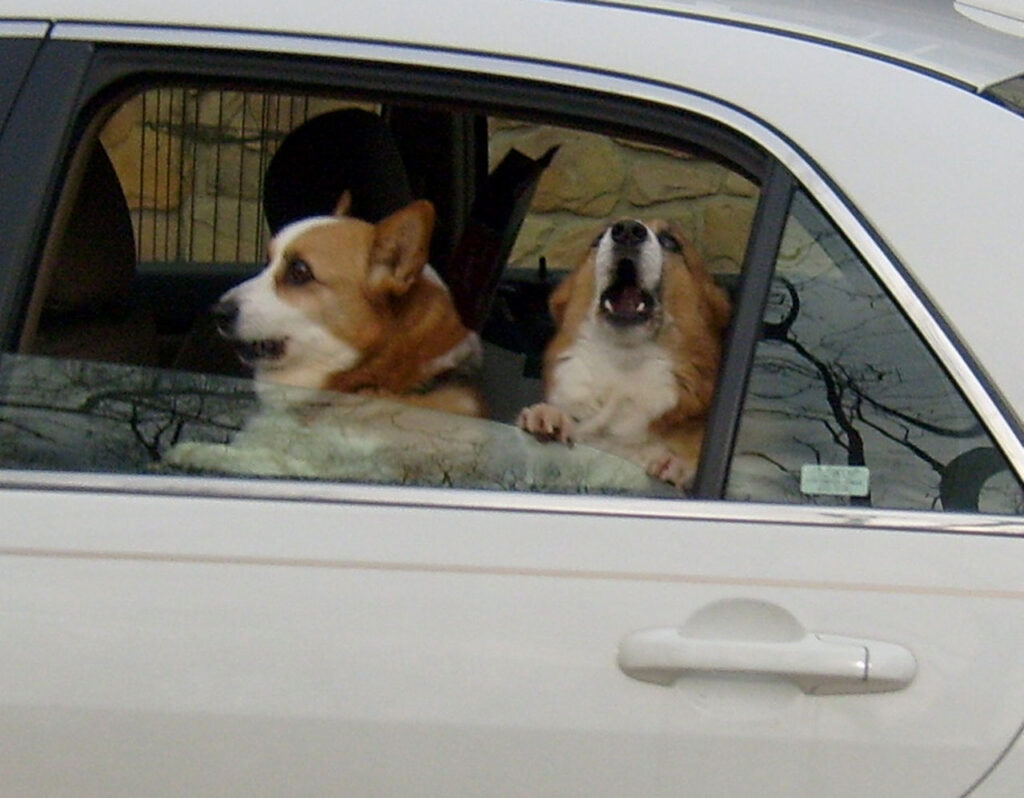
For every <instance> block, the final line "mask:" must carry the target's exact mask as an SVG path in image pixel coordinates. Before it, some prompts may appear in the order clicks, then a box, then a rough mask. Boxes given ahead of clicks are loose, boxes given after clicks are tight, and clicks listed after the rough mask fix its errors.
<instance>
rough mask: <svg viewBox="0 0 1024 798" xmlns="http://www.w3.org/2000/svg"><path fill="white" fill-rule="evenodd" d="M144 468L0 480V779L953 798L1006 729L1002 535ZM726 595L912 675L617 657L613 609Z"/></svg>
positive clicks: (53, 785) (1009, 575) (761, 620)
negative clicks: (64, 483) (633, 662)
mask: <svg viewBox="0 0 1024 798" xmlns="http://www.w3.org/2000/svg"><path fill="white" fill-rule="evenodd" d="M144 486H145V482H144V481H136V482H135V487H138V488H140V489H141V490H139V492H134V490H131V491H129V492H120V493H117V494H108V495H103V494H91V493H82V492H78V493H76V492H54V493H49V492H42V493H40V492H37V491H31V490H26V491H20V490H19V491H11V490H9V491H6V492H5V493H6V495H5V507H6V508H7V510H8V512H10V513H11V516H12V517H18V516H19V515H24V514H28V513H31V515H32V517H33V519H34V521H33V523H32V524H30V525H27V526H21V525H6V526H5V529H4V530H3V532H2V533H0V552H2V555H3V556H2V560H0V561H2V567H3V578H2V579H0V585H2V590H3V592H4V601H3V605H4V607H5V611H4V614H3V617H2V618H0V624H2V626H3V629H4V637H5V638H6V639H11V640H19V641H21V642H22V644H21V645H19V646H18V647H17V649H15V650H12V651H11V652H10V653H9V654H8V656H6V657H5V658H4V663H3V665H2V669H0V674H2V679H0V680H2V682H3V684H4V703H5V711H4V713H3V714H2V715H0V723H3V724H4V725H5V727H6V728H5V729H4V737H5V738H6V739H8V740H19V741H23V742H22V744H20V745H19V747H18V749H17V750H18V753H19V756H15V757H7V758H5V765H4V768H5V769H7V771H8V772H7V774H5V779H4V781H5V783H6V784H26V785H32V787H33V788H34V790H33V791H35V792H39V791H43V792H47V793H50V794H52V793H53V792H54V791H57V792H59V788H60V785H62V784H67V783H68V781H67V780H68V779H73V781H72V782H71V783H74V784H76V786H77V787H78V788H80V789H77V790H76V793H77V794H97V795H99V794H110V793H111V792H119V793H124V792H127V791H128V790H126V789H125V785H130V786H131V788H132V789H131V791H133V792H135V793H136V794H137V793H138V792H145V793H147V794H175V793H178V794H180V792H181V791H183V790H184V791H192V790H195V789H196V788H197V786H199V785H203V786H204V789H207V790H209V791H211V792H217V791H219V790H223V791H225V792H227V791H230V790H236V791H237V790H239V789H240V788H242V787H244V786H247V785H258V786H257V787H254V789H256V792H257V793H260V792H265V793H273V792H275V791H276V790H278V789H284V788H287V789H289V790H293V791H299V792H303V791H307V790H308V791H321V790H323V789H346V790H348V791H355V792H366V791H368V790H369V791H372V790H373V789H378V790H380V791H381V792H382V793H384V794H406V793H408V792H418V791H422V792H425V793H434V792H439V791H447V792H453V793H456V794H463V793H467V792H468V793H473V792H488V793H499V794H510V793H511V794H515V793H523V792H529V793H531V794H552V795H555V794H565V793H566V792H572V791H574V790H579V789H582V790H584V791H585V792H587V793H588V794H593V795H613V794H621V793H622V792H629V793H638V792H644V793H646V794H656V795H657V794H666V795H667V794H676V791H677V788H678V784H679V783H680V782H682V783H686V784H687V785H689V786H690V788H691V789H692V790H693V791H694V792H696V793H700V794H750V793H752V792H753V791H755V790H756V791H757V792H758V794H762V795H792V794H793V792H795V791H798V790H799V791H803V792H806V793H807V794H822V793H823V792H827V793H828V794H830V795H837V796H839V795H861V794H864V793H865V792H869V793H871V794H878V795H893V796H896V795H902V796H906V795H934V794H960V793H961V792H962V791H964V790H966V789H967V787H968V786H970V782H972V781H973V780H974V779H975V778H976V777H977V776H978V775H980V774H981V773H982V772H983V771H984V769H985V768H986V767H987V766H988V765H989V764H990V763H991V762H992V761H993V760H994V758H995V756H996V755H997V754H998V753H999V752H1000V751H1001V750H1002V748H1003V746H1005V744H1006V743H1007V741H1008V740H1009V739H1010V738H1011V737H1012V735H1013V734H1014V733H1015V732H1016V730H1017V728H1018V726H1019V719H1020V707H1021V706H1022V705H1024V687H1022V686H1021V683H1020V680H1017V679H1013V678H1007V674H1006V672H1005V669H1004V668H1003V667H1002V666H1001V664H1000V663H1002V662H1006V661H1010V660H1012V657H1013V656H1014V652H1015V651H1016V641H1017V640H1019V639H1020V635H1021V634H1024V629H1022V628H1021V624H1024V614H1022V613H1021V612H1020V603H1021V601H1022V599H1024V594H1022V593H1021V591H1020V590H1019V580H1018V578H1017V576H1018V568H1017V567H1016V565H1015V562H1014V559H1015V558H1014V557H1013V554H1014V552H1015V551H1016V548H1019V541H1018V540H1016V539H1013V538H1007V537H1002V536H992V535H978V536H967V537H958V536H952V535H940V536H936V535H934V534H929V533H914V532H910V531H900V530H898V529H894V528H893V526H892V525H890V524H888V523H887V521H886V519H885V518H884V517H879V518H876V519H875V525H874V526H873V527H872V528H864V529H860V530H858V531H856V532H854V531H852V530H850V529H847V528H844V527H843V526H839V525H808V526H793V525H791V524H777V523H773V522H771V521H770V520H767V519H769V518H770V517H771V511H770V510H765V511H761V512H760V513H759V512H758V509H757V508H756V507H755V508H752V510H753V514H754V515H760V516H761V517H760V520H757V521H750V522H742V521H737V520H734V519H733V520H725V521H717V522H716V521H707V520H705V521H700V520H698V518H697V517H694V518H692V519H687V518H685V509H684V510H683V511H682V512H681V516H682V517H680V515H679V514H676V515H675V517H672V518H663V519H658V518H654V517H651V518H647V519H646V521H645V522H644V523H643V524H642V525H638V524H637V523H636V522H635V519H630V518H629V516H628V515H621V514H619V513H615V512H612V513H610V514H607V515H593V514H586V513H579V514H569V515H566V514H563V513H561V512H552V511H546V512H526V513H509V512H508V511H507V510H494V509H491V510H485V509H474V508H473V507H472V503H473V494H467V495H464V496H462V497H460V498H461V499H462V500H463V501H464V502H465V504H466V505H467V506H464V507H461V508H453V507H447V508H446V507H439V506H431V504H430V501H429V498H430V493H429V492H424V494H423V497H424V503H423V504H403V505H400V504H396V503H394V502H390V501H388V502H385V503H380V504H378V503H376V502H375V501H374V500H373V498H372V491H370V497H369V498H368V499H367V500H365V501H363V502H359V503H348V504H346V503H340V504H334V503H331V504H316V503H309V502H299V503H293V502H275V501H260V502H253V501H241V500H237V499H227V498H205V499H203V498H198V497H197V498H191V499H184V498H182V497H179V498H175V497H171V496H166V495H164V496H160V495H146V492H145V491H146V488H145V487H144ZM126 487H127V485H126ZM386 490H388V489H385V491H386ZM391 493H392V495H395V494H394V491H391ZM382 495H385V496H386V495H387V494H386V493H383V494H382ZM453 498H454V497H453ZM614 505H615V503H614V502H612V503H611V504H610V506H611V507H614ZM41 508H42V510H41ZM701 509H702V505H701V504H700V503H697V504H695V505H694V511H695V512H694V515H695V516H698V517H699V515H700V512H701ZM69 517H74V518H76V519H79V522H78V523H76V529H75V531H74V533H73V534H68V533H67V532H66V531H65V530H64V527H65V525H66V523H67V519H68V518H69ZM780 551H785V552H787V556H786V557H785V558H784V559H782V560H780V559H779V557H778V553H779V552H780ZM766 561H769V562H771V563H772V565H771V567H770V568H765V567H764V563H765V562H766ZM965 561H968V562H971V563H972V565H973V568H972V569H964V568H963V563H964V562H965ZM974 568H977V569H981V570H983V571H984V573H985V574H986V587H985V588H984V589H980V588H979V587H978V585H977V584H976V583H975V581H974V579H973V577H972V572H973V570H974ZM101 584H102V585H106V586H107V587H106V589H105V590H103V591H97V590H96V589H95V588H96V586H97V585H101ZM730 604H731V605H734V606H739V607H743V606H747V607H748V610H747V611H748V613H749V615H750V616H751V617H752V619H753V621H755V622H756V623H757V625H758V628H761V629H764V630H768V631H766V633H770V630H771V627H772V623H773V619H776V618H777V617H778V616H780V615H787V614H788V615H791V616H792V617H793V618H795V619H797V621H798V622H799V623H800V624H801V625H802V626H803V627H804V628H806V629H808V630H811V631H814V632H817V633H828V634H843V635H848V636H855V637H859V638H864V637H869V638H875V639H882V640H889V641H894V642H899V643H900V644H902V645H904V646H906V647H907V648H908V649H909V650H911V651H912V652H913V654H914V656H915V658H916V660H917V662H918V669H919V670H918V673H917V675H916V677H915V679H914V681H913V682H912V684H911V686H910V687H908V688H907V689H906V690H903V691H900V692H896V693H886V694H878V695H862V696H814V695H804V694H803V693H801V692H800V691H799V690H798V689H796V688H794V687H793V686H792V685H789V684H785V683H779V682H776V681H774V680H771V679H769V680H757V679H753V680H749V681H748V680H742V679H739V680H736V679H733V680H729V679H725V678H721V679H714V678H706V679H705V678H701V677H699V676H695V677H688V678H684V679H683V680H682V681H681V682H680V683H679V684H677V685H676V686H675V687H660V686H656V685H651V684H647V683H644V682H639V681H635V680H632V679H629V678H627V677H626V676H625V675H624V674H623V673H622V672H620V671H619V669H618V668H617V666H616V663H615V656H616V655H615V652H616V647H617V646H618V645H619V643H620V641H621V640H622V638H623V637H624V636H625V635H627V634H628V633H630V632H633V631H636V630H638V629H642V628H647V627H651V626H661V625H664V626H681V625H683V624H684V623H685V622H686V621H687V620H688V619H689V618H691V617H692V616H693V615H694V614H695V613H696V612H697V611H698V610H701V609H704V610H705V611H707V610H708V608H712V609H714V608H716V607H717V608H718V609H719V610H721V609H722V608H723V607H725V608H726V609H728V607H729V605H730ZM723 623H724V621H723ZM981 652H984V655H983V656H982V655H981ZM41 671H45V672H46V673H47V678H46V679H39V678H38V675H39V673H40V672H41ZM951 685H958V689H957V690H954V691H951V690H950V686H951ZM963 702H967V703H968V704H970V705H971V707H972V709H971V711H969V712H967V711H965V708H964V707H963ZM64 718H71V719H72V721H71V722H70V723H68V724H67V725H63V724H62V728H63V731H62V732H61V734H60V736H59V737H58V738H56V740H55V739H54V738H53V737H51V736H50V733H49V732H48V729H49V727H50V725H51V724H53V723H58V722H61V721H62V719H64ZM97 729H107V730H108V731H107V732H105V733H104V735H101V736H97V735H96V730H97ZM107 735H109V736H107ZM43 740H47V741H48V744H47V745H46V746H45V747H44V746H38V745H31V744H29V743H27V742H24V741H29V742H31V741H43ZM76 756H78V757H82V758H83V759H84V760H85V761H87V762H89V763H90V768H88V769H87V771H86V772H85V775H84V776H83V777H82V778H81V779H77V778H75V777H74V775H73V774H72V773H70V772H69V770H68V769H67V767H66V765H67V763H70V762H74V761H76ZM394 759H397V760H399V761H401V762H402V765H401V767H394V766H393V765H392V764H390V762H392V761H393V760H394ZM161 762H165V763H166V762H174V763H176V764H175V766H174V767H168V766H166V765H161V764H160V763H161ZM300 762H301V763H303V764H302V765H300V764H299V763H300ZM723 762H729V763H730V764H729V766H728V767H723V766H722V763H723ZM939 763H941V764H939ZM284 773H287V774H288V776H287V783H283V782H282V781H281V779H282V778H284V776H283V774H284Z"/></svg>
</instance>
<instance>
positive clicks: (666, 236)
mask: <svg viewBox="0 0 1024 798" xmlns="http://www.w3.org/2000/svg"><path fill="white" fill-rule="evenodd" d="M658 243H659V244H661V246H662V249H666V250H668V251H669V252H682V251H683V248H682V246H680V244H679V239H678V238H676V237H675V236H674V235H672V234H671V233H658Z"/></svg>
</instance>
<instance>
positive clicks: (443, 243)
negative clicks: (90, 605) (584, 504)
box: [0, 86, 758, 497]
mask: <svg viewBox="0 0 1024 798" xmlns="http://www.w3.org/2000/svg"><path fill="white" fill-rule="evenodd" d="M100 119H101V120H102V124H94V125H93V132H92V134H90V135H87V136H86V137H85V138H84V139H83V140H82V141H81V142H80V143H79V145H78V149H77V151H76V153H75V158H74V159H73V166H72V169H71V172H70V173H69V175H68V177H67V179H66V181H65V185H64V190H63V193H62V196H61V199H60V203H59V209H58V212H57V214H56V216H55V219H54V222H53V225H52V228H51V231H50V235H49V239H48V241H47V245H46V248H45V250H44V254H43V256H42V260H41V263H40V265H39V270H38V276H37V278H36V283H35V289H34V291H33V296H32V304H31V305H30V307H29V310H28V313H27V321H26V324H25V327H24V329H23V331H22V335H21V343H20V346H19V348H18V352H17V353H9V354H6V355H3V356H2V361H0V436H3V447H2V451H3V462H2V463H0V465H2V466H3V467H5V468H12V469H46V470H55V471H64V472H74V471H101V472H120V473H138V474H167V473H173V474H202V475H204V476H209V475H216V474H223V475H227V476H239V475H242V476H273V477H285V478H296V479H319V480H328V481H356V482H369V483H381V484H395V485H429V486H438V487H443V486H457V487H468V488H479V489H504V490H523V491H557V492H569V493H612V494H628V495H642V496H664V497H683V496H684V495H685V494H684V492H683V491H681V490H680V489H678V488H677V487H675V486H672V485H668V484H667V483H665V482H662V481H659V480H656V479H652V478H650V477H649V476H648V475H647V474H646V473H645V469H644V468H643V467H642V466H639V465H637V464H636V463H635V462H631V461H629V460H626V459H624V458H622V457H620V456H618V453H616V452H613V451H602V450H600V449H598V448H594V447H589V446H585V445H575V446H572V447H568V446H564V445H561V444H557V445H545V444H542V443H540V442H538V441H537V440H534V438H533V437H532V436H530V435H527V434H525V433H524V432H522V431H521V430H519V429H517V428H516V426H515V420H516V417H517V415H518V413H519V412H520V410H521V409H522V408H523V407H525V406H527V405H529V404H531V403H534V402H537V401H539V400H541V399H542V398H543V385H542V373H541V372H542V367H541V363H542V357H543V352H544V348H545V346H546V344H547V342H548V340H549V339H550V337H551V334H552V330H553V323H552V318H551V314H550V312H549V307H548V302H549V297H550V294H551V292H552V291H553V290H554V289H555V287H556V286H558V285H559V284H560V283H561V281H562V280H564V279H565V276H566V275H567V274H568V272H569V271H570V270H571V269H572V268H573V267H574V266H575V265H576V264H577V263H578V262H579V261H580V260H581V259H582V258H583V257H585V256H586V254H587V253H588V251H589V249H590V246H591V243H592V241H593V239H594V237H595V235H596V234H597V233H598V232H600V231H601V230H603V229H604V228H605V227H606V226H607V225H608V224H609V223H610V222H612V221H613V220H616V219H619V218H623V217H635V218H643V219H653V218H664V219H668V220H670V221H671V222H672V223H673V224H674V225H677V226H678V227H679V229H680V230H682V231H684V232H685V234H686V236H687V237H688V238H689V239H691V240H692V242H693V244H694V245H695V247H696V249H697V251H698V252H699V253H700V256H701V257H702V258H703V259H704V261H705V262H706V263H707V265H708V267H709V268H710V270H711V271H712V272H713V274H714V275H715V276H716V278H715V279H720V280H721V281H723V283H724V284H729V285H733V284H735V276H736V274H737V273H738V271H739V268H740V264H741V263H742V260H743V255H744V250H745V247H746V241H747V238H748V236H749V230H750V225H751V222H752V219H753V216H754V211H755V208H756V204H757V200H758V188H757V185H756V183H755V182H754V181H753V180H752V179H751V178H750V177H749V176H748V175H746V174H745V173H744V172H743V170H740V169H738V168H736V167H733V166H730V165H729V164H728V162H727V161H726V160H725V159H723V158H721V157H719V156H715V155H713V154H711V153H709V152H707V151H705V150H704V149H703V148H702V147H701V146H699V145H693V146H690V145H689V144H688V143H687V142H686V141H680V142H678V144H675V145H669V144H666V143H664V141H663V138H664V137H663V136H662V137H660V139H658V140H659V142H661V143H652V142H653V141H654V140H655V138H656V137H654V136H652V137H651V140H650V141H647V140H645V139H643V138H642V137H638V138H636V139H632V138H630V137H627V136H623V135H610V134H605V133H602V132H600V131H598V130H595V129H592V128H588V127H582V126H581V127H574V126H571V125H566V124H565V123H564V121H559V123H558V124H550V123H547V122H545V121H543V120H541V121H538V120H537V119H536V118H534V117H533V116H531V117H530V118H529V119H517V118H515V117H514V116H512V115H509V114H508V113H507V111H503V112H502V113H501V114H490V113H488V110H487V109H486V108H477V109H474V110H472V111H471V112H467V111H463V110H459V111H452V110H450V109H449V108H448V107H446V106H441V105H439V106H437V107H432V106H422V105H401V104H399V105H396V104H394V103H389V102H387V98H383V97H382V98H381V99H380V101H375V100H374V99H372V98H367V97H366V96H363V95H360V96H358V97H347V96H345V95H329V94H325V93H323V92H321V93H316V94H287V93H280V92H278V91H269V90H268V91H257V90H252V91H234V90H233V91H226V90H222V89H220V88H217V87H196V88H181V87H170V86H167V87H150V88H147V89H145V90H143V91H141V92H139V93H137V94H135V95H133V96H131V97H128V98H127V99H124V100H122V101H120V102H119V103H117V104H116V105H114V106H109V107H107V108H105V109H104V110H103V113H102V114H101V115H100ZM340 149H345V150H347V151H349V154H350V153H351V151H352V150H357V151H358V152H359V153H360V154H362V155H365V157H364V158H362V159H361V163H360V164H359V170H357V171H356V172H350V173H347V174H346V175H344V179H345V180H349V181H351V182H350V183H349V184H346V185H345V188H346V189H347V190H349V191H350V192H351V202H352V205H351V208H350V210H349V213H350V214H351V215H352V216H355V217H358V218H362V219H366V220H368V221H371V222H376V221H379V220H380V219H382V218H384V217H386V216H387V215H388V214H389V213H392V212H394V210H395V209H396V208H399V207H402V206H403V205H404V204H405V203H408V202H413V201H415V200H417V199H421V198H426V199H429V201H430V202H431V203H432V204H433V206H434V208H435V209H436V213H437V222H436V228H435V231H434V236H433V239H432V241H431V251H430V263H431V266H432V268H433V269H434V270H435V271H436V272H437V273H438V275H440V276H441V277H442V278H443V279H444V280H445V281H446V282H447V284H448V288H449V290H450V292H451V294H452V297H453V300H454V301H455V304H456V306H457V309H458V311H459V313H460V315H461V317H462V318H463V320H464V323H465V324H466V326H467V327H469V328H470V329H472V330H474V331H476V332H478V334H479V336H480V338H481V340H482V347H481V348H482V358H481V360H482V363H481V367H480V374H479V379H480V384H481V391H482V393H483V396H484V400H485V405H486V408H487V413H486V417H485V418H481V419H475V418H466V417H462V416H453V415H445V414H441V413H437V412H433V411H431V410H425V409H419V408H415V407H409V406H406V405H401V404H396V403H394V402H391V401H389V400H387V399H381V398H379V397H376V396H373V395H372V393H373V392H372V391H369V392H367V391H363V390H361V391H360V392H359V395H355V396H353V395H349V394H344V393H336V392H319V391H317V390H312V389H308V390H304V389H300V388H294V387H293V388H290V389H289V388H280V387H277V388H275V387H274V386H268V384H266V383H265V382H263V383H261V382H258V381H255V380H253V379H252V376H253V375H252V372H251V370H250V369H249V368H247V367H246V366H245V365H244V364H243V363H242V362H241V361H240V359H239V358H238V356H237V355H236V353H235V352H234V351H232V349H231V347H230V346H229V345H228V342H227V341H225V339H224V336H223V335H221V334H220V333H219V332H218V330H217V329H216V326H217V325H216V322H215V320H214V319H213V317H212V316H211V314H210V308H211V307H212V306H213V305H214V304H215V303H217V301H218V298H219V297H221V296H222V295H223V294H224V292H225V291H228V290H229V289H231V288H232V287H233V286H236V285H238V284H239V283H241V282H243V281H245V280H247V279H249V278H252V277H254V276H255V275H257V274H258V273H259V272H260V271H261V270H262V269H263V268H264V266H265V264H266V255H267V247H268V242H269V241H270V240H271V239H272V237H273V236H274V234H275V233H277V232H278V231H280V230H281V229H283V228H284V227H286V226H287V225H288V224H290V223H292V222H294V221H295V220H296V219H299V218H303V217H305V216H313V215H319V214H324V213H330V212H331V211H332V209H333V207H334V204H335V203H336V201H337V199H338V197H337V194H338V183H337V182H332V181H334V178H335V177H337V176H336V175H333V174H332V169H334V168H335V167H334V164H335V163H336V161H337V160H338V159H339V158H340V156H339V151H340Z"/></svg>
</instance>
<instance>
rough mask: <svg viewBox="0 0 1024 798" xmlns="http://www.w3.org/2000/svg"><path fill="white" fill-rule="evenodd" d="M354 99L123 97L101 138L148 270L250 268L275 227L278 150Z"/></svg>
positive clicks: (185, 93) (171, 93) (195, 93)
mask: <svg viewBox="0 0 1024 798" xmlns="http://www.w3.org/2000/svg"><path fill="white" fill-rule="evenodd" d="M352 105H353V104H352V103H346V102H341V101H337V100H331V99H326V98H323V97H316V96H310V95H288V94H271V93H259V92H242V91H219V90H218V91H203V90H199V89H192V88H180V87H164V88H155V89H152V90H149V91H146V92H144V93H141V94H139V95H136V96H135V97H133V98H132V99H130V100H129V101H128V102H126V103H125V104H124V105H122V106H121V107H120V108H119V109H118V110H117V111H116V112H115V113H114V115H113V116H112V117H111V119H110V120H109V121H108V123H107V125H106V126H105V128H104V130H103V131H102V133H101V140H102V142H103V144H104V146H105V148H106V150H107V153H108V155H109V156H110V158H111V160H112V162H113V163H114V167H115V169H116V171H117V174H118V177H119V179H120V181H121V186H122V188H123V190H124V193H125V196H126V199H127V200H128V204H129V207H130V209H131V216H132V225H133V229H134V233H135V243H136V249H137V253H138V260H139V268H140V271H141V272H146V271H152V270H158V271H161V272H166V271H168V270H170V269H173V268H174V267H175V266H178V267H180V268H189V269H195V268H197V267H198V265H200V264H202V265H204V266H207V267H208V268H210V269H213V270H215V271H216V270H220V271H225V270H227V271H232V270H235V269H236V268H237V269H240V270H242V271H252V267H253V266H254V265H256V264H259V263H262V262H263V260H264V258H265V252H266V245H267V240H268V239H269V236H270V233H269V228H268V225H267V221H266V218H265V215H264V211H263V206H262V196H263V188H264V176H265V174H266V169H267V165H268V164H269V163H270V159H271V158H272V157H273V155H274V153H275V151H276V150H277V148H278V146H279V145H280V143H281V141H282V140H283V139H284V137H285V136H287V135H288V133H290V132H291V131H292V130H294V129H295V128H297V127H298V126H299V125H301V124H302V123H303V122H305V121H306V120H307V119H309V118H311V117H313V116H316V115H318V114H321V113H324V112H326V111H329V110H334V109H337V108H342V107H350V106H352ZM360 107H364V108H366V107H367V106H365V105H364V106H360Z"/></svg>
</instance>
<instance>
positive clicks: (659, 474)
mask: <svg viewBox="0 0 1024 798" xmlns="http://www.w3.org/2000/svg"><path fill="white" fill-rule="evenodd" d="M647 473H648V475H650V476H652V477H654V478H655V479H660V480H662V481H663V482H668V483H669V484H670V485H675V486H676V487H677V488H680V489H682V490H689V489H690V488H691V487H693V480H694V478H695V477H696V476H697V470H696V469H695V468H694V467H693V465H692V464H691V463H690V462H688V461H687V460H684V459H683V458H682V457H680V456H679V455H677V454H674V453H673V452H668V451H666V452H663V453H661V454H658V455H657V456H655V457H652V458H651V459H650V460H649V461H648V462H647Z"/></svg>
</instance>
